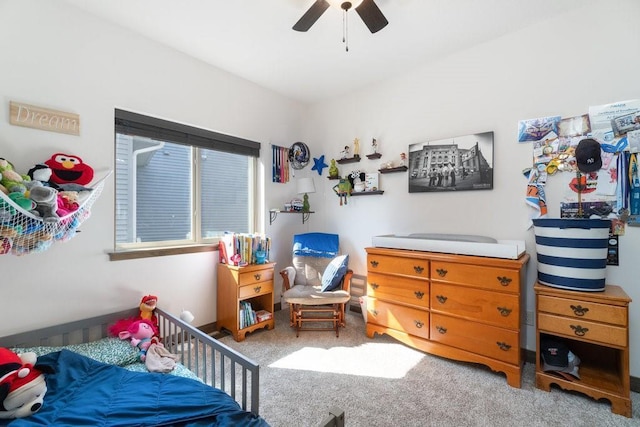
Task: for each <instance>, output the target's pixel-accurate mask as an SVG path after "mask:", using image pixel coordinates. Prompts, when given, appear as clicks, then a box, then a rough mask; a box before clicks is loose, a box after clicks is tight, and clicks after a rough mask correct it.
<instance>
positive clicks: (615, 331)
mask: <svg viewBox="0 0 640 427" xmlns="http://www.w3.org/2000/svg"><path fill="white" fill-rule="evenodd" d="M538 329H539V330H540V331H541V332H549V333H552V334H561V335H564V336H566V337H569V338H573V339H581V340H585V341H590V342H599V343H603V344H609V345H613V346H618V347H627V328H625V327H618V326H611V325H605V324H603V323H596V322H589V321H587V320H583V319H576V318H569V317H563V316H555V315H552V314H547V313H538Z"/></svg>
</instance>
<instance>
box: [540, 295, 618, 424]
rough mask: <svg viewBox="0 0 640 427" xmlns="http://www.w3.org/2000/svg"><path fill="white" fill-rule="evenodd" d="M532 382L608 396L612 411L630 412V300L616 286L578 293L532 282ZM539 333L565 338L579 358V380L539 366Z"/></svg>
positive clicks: (548, 388) (548, 386) (570, 348)
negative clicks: (534, 359)
mask: <svg viewBox="0 0 640 427" xmlns="http://www.w3.org/2000/svg"><path fill="white" fill-rule="evenodd" d="M534 291H535V294H536V354H537V357H536V387H538V388H539V389H542V390H546V391H550V390H551V384H556V385H557V386H559V387H560V388H562V389H564V390H572V391H578V392H581V393H584V394H586V395H588V396H591V397H592V398H594V399H607V400H608V401H610V402H611V411H612V412H613V413H616V414H620V415H624V416H626V417H631V398H630V395H631V389H630V377H629V303H630V302H631V299H630V298H629V297H628V296H627V294H626V293H625V292H624V291H623V290H622V288H620V287H619V286H614V285H607V286H606V287H605V290H604V292H581V291H569V290H563V289H557V288H552V287H549V286H545V285H541V284H539V283H538V284H536V285H535V286H534ZM541 337H542V338H544V337H553V338H554V339H561V340H562V341H564V342H565V343H566V344H567V346H568V347H569V350H570V351H571V352H572V353H574V354H575V355H576V356H578V358H579V359H580V365H579V366H578V372H579V374H580V379H577V378H576V379H572V378H571V377H566V378H565V377H561V376H559V375H557V374H555V373H553V372H552V371H543V370H542V360H541V352H540V340H541Z"/></svg>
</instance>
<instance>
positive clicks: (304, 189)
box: [297, 178, 316, 212]
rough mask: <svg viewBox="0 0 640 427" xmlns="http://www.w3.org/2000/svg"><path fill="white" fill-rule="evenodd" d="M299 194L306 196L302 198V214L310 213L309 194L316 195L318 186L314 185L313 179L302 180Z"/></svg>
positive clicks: (299, 180) (298, 184)
mask: <svg viewBox="0 0 640 427" xmlns="http://www.w3.org/2000/svg"><path fill="white" fill-rule="evenodd" d="M297 187H298V194H304V196H303V198H302V212H309V211H310V207H309V196H308V195H307V193H315V192H316V186H315V185H314V184H313V178H300V179H298V183H297Z"/></svg>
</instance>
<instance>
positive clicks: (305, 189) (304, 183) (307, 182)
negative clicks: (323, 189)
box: [296, 178, 316, 194]
mask: <svg viewBox="0 0 640 427" xmlns="http://www.w3.org/2000/svg"><path fill="white" fill-rule="evenodd" d="M296 185H297V188H298V194H307V193H315V192H316V186H315V185H314V184H313V178H300V179H298V182H297V184H296Z"/></svg>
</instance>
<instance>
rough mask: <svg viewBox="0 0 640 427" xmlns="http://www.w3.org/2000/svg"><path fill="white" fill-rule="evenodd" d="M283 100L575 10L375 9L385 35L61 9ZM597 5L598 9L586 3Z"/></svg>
mask: <svg viewBox="0 0 640 427" xmlns="http://www.w3.org/2000/svg"><path fill="white" fill-rule="evenodd" d="M62 1H65V2H67V3H69V4H73V5H75V6H77V7H79V8H81V9H84V10H86V11H87V12H89V13H92V14H94V15H97V16H99V17H102V18H104V19H106V20H108V21H111V22H113V23H116V24H118V25H121V26H123V27H125V28H129V29H131V30H133V31H136V32H138V33H140V34H143V35H144V36H146V37H149V38H151V39H154V40H156V41H158V42H160V43H163V44H166V45H168V46H170V47H172V48H174V49H177V50H179V51H181V52H183V53H185V54H188V55H190V56H193V57H195V58H198V59H200V60H202V61H204V62H207V63H210V64H212V65H214V66H216V67H218V68H221V69H223V70H226V71H229V72H231V73H233V74H236V75H238V76H241V77H243V78H245V79H247V80H250V81H252V82H255V83H257V84H259V85H261V86H264V87H266V88H269V89H272V90H274V91H276V92H278V93H281V94H283V95H285V96H287V97H290V98H292V99H296V100H299V101H302V102H305V103H313V102H317V101H321V100H323V99H327V98H332V97H335V96H339V95H341V94H344V93H347V92H349V91H351V90H354V89H358V88H362V87H364V86H366V85H369V84H371V83H373V82H376V81H379V80H382V79H385V78H388V77H391V76H394V75H398V74H400V73H402V72H403V71H405V70H408V69H411V68H413V67H416V66H418V65H420V64H424V63H427V62H429V61H434V60H437V59H439V58H442V57H443V56H445V55H448V54H451V53H453V52H456V51H460V50H463V49H467V48H470V47H473V46H474V45H478V44H480V43H483V42H486V41H488V40H491V39H494V38H497V37H500V36H501V35H504V34H507V33H510V32H513V31H517V30H518V29H519V28H522V27H525V26H530V25H535V24H536V23H537V22H540V21H542V20H545V19H548V18H549V17H551V16H552V15H554V14H558V13H563V12H566V11H568V10H570V9H574V8H578V7H581V6H584V5H585V4H586V3H588V2H589V1H585V0H375V1H376V4H377V5H378V7H379V8H380V9H381V11H382V12H383V13H384V15H385V16H386V18H387V20H388V21H389V25H388V26H387V27H385V28H384V29H382V30H381V31H379V32H378V33H375V34H371V33H370V32H369V30H368V29H367V28H366V26H365V25H364V23H363V22H362V20H361V19H360V17H359V16H358V15H357V14H356V13H354V12H353V11H351V12H349V15H348V28H349V52H346V51H345V45H344V44H343V43H342V12H341V11H340V10H338V9H333V8H329V9H328V10H327V11H326V12H325V13H324V14H323V15H322V16H321V17H320V19H319V20H318V21H317V22H316V23H315V25H313V26H312V27H311V29H310V30H309V31H308V32H306V33H301V32H297V31H294V30H292V29H291V27H292V26H293V24H295V23H296V22H297V21H298V19H299V18H300V17H301V16H302V14H303V13H304V12H305V11H306V10H307V9H308V8H309V7H310V6H311V4H313V2H314V0H62ZM592 1H604V0H592Z"/></svg>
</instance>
